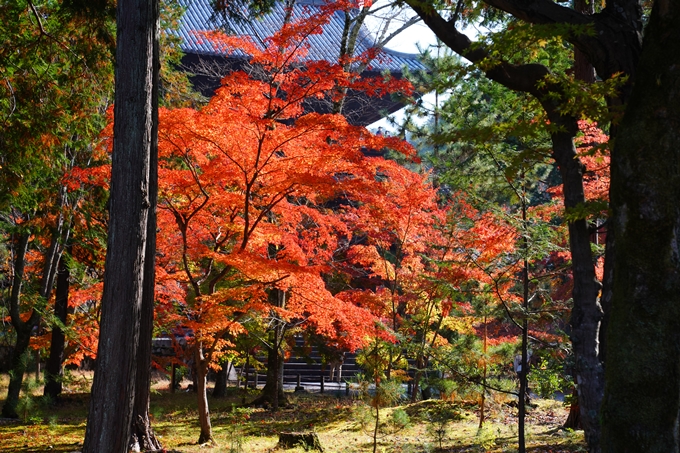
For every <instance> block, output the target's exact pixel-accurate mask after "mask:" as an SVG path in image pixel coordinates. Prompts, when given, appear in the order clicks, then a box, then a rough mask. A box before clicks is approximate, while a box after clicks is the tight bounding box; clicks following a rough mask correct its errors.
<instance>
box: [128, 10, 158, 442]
mask: <svg viewBox="0 0 680 453" xmlns="http://www.w3.org/2000/svg"><path fill="white" fill-rule="evenodd" d="M154 6H155V7H158V3H154ZM154 16H155V17H159V14H158V12H155V13H154ZM153 61H159V56H158V42H157V41H155V42H154V56H153ZM153 77H154V79H153V92H152V102H153V111H152V115H153V121H152V133H151V140H152V145H151V150H150V152H149V203H150V205H151V206H150V208H149V214H148V217H147V224H146V256H145V260H144V282H143V288H142V308H141V318H140V321H139V345H138V348H137V355H138V356H137V378H136V379H137V382H136V383H135V404H134V408H133V413H132V425H131V426H130V442H129V444H130V445H131V446H136V447H139V449H140V450H141V451H147V450H149V451H154V450H160V449H161V448H162V447H161V443H160V441H159V440H158V438H157V437H156V435H155V433H154V432H153V428H152V427H151V420H150V419H149V400H150V398H151V360H152V359H151V343H152V337H153V319H154V308H155V302H156V297H155V296H156V206H157V202H158V105H157V101H158V71H157V68H154V74H153Z"/></svg>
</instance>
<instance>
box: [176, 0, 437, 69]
mask: <svg viewBox="0 0 680 453" xmlns="http://www.w3.org/2000/svg"><path fill="white" fill-rule="evenodd" d="M185 1H186V2H187V3H188V4H187V5H186V7H187V10H186V13H185V14H184V16H183V18H182V20H181V23H180V27H179V31H178V35H179V36H180V37H181V38H182V44H181V47H182V51H183V52H184V53H186V54H193V55H204V56H212V57H218V56H222V57H226V56H227V55H223V54H220V53H219V52H218V51H216V50H215V48H214V47H213V45H212V44H211V43H210V42H207V41H206V40H205V39H203V38H201V37H200V36H198V35H197V34H196V32H199V31H212V30H218V29H220V28H225V27H220V24H219V23H218V20H216V19H215V17H214V12H213V8H212V6H211V4H210V0H185ZM322 4H323V3H322V2H321V0H298V1H297V2H296V3H295V6H294V7H293V17H304V16H305V15H306V14H309V13H310V12H312V11H313V10H314V8H315V7H318V6H320V5H322ZM284 15H285V10H284V4H283V2H277V3H276V5H275V6H274V8H273V10H272V11H271V12H270V13H268V14H266V15H265V16H264V17H262V18H259V19H255V20H252V21H250V22H249V23H245V24H239V23H236V22H234V21H232V22H230V23H229V24H228V27H229V28H230V29H231V32H232V33H233V34H235V35H240V36H252V37H253V40H254V41H255V42H259V43H262V42H263V40H264V39H265V38H267V37H269V36H272V35H273V34H274V33H275V32H276V31H277V30H279V29H280V28H281V25H282V24H283V20H284ZM343 27H344V13H342V12H338V13H336V14H334V15H333V17H332V19H331V20H330V22H329V23H328V24H327V25H326V26H324V31H323V33H321V34H317V35H312V36H310V37H309V42H310V48H309V53H308V55H307V56H306V57H305V58H306V59H308V60H327V61H337V59H338V56H339V53H340V42H341V37H342V31H343ZM373 46H374V37H373V36H372V34H371V33H370V31H369V30H368V29H367V27H365V26H363V27H362V28H361V30H360V33H359V38H358V40H357V49H356V50H357V54H361V53H363V52H364V51H366V50H368V49H370V48H372V47H373ZM232 57H233V55H232ZM404 66H406V67H407V68H409V70H410V71H416V70H420V69H425V66H423V64H422V63H421V62H420V61H419V60H418V55H416V54H408V53H402V52H396V51H393V50H389V49H382V50H381V51H380V52H379V53H378V56H377V57H376V58H375V59H374V60H373V61H372V62H371V64H370V65H369V67H368V69H367V70H368V71H371V72H383V71H385V70H389V71H390V72H391V73H401V72H402V69H403V67H404ZM395 75H397V74H395Z"/></svg>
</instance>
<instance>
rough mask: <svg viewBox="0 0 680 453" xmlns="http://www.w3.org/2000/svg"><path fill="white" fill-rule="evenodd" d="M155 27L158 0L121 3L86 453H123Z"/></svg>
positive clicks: (141, 261)
mask: <svg viewBox="0 0 680 453" xmlns="http://www.w3.org/2000/svg"><path fill="white" fill-rule="evenodd" d="M157 26H158V6H157V0H119V1H118V6H117V30H118V31H117V48H116V62H117V65H116V97H115V106H114V145H113V156H112V165H111V198H110V208H109V209H110V211H109V212H110V221H109V232H108V242H107V253H106V263H105V266H106V269H105V276H104V292H103V296H102V313H101V320H100V326H101V329H100V337H99V347H98V350H97V365H96V369H95V376H94V382H93V385H92V397H91V402H90V412H89V414H88V420H87V429H86V432H85V442H84V445H83V452H84V453H95V452H96V453H101V452H107V453H108V452H110V453H126V452H127V451H128V442H129V439H130V426H131V422H132V413H133V408H134V399H135V383H136V377H137V376H136V374H137V373H136V370H137V367H138V364H137V359H138V347H139V344H140V343H139V342H140V316H141V314H142V306H143V302H142V299H143V297H142V296H143V292H144V286H145V285H144V273H145V260H146V259H147V256H148V254H149V251H148V250H147V240H148V238H147V236H148V235H147V230H148V228H149V216H150V215H151V212H152V210H153V207H152V203H153V195H152V192H153V187H151V185H152V183H151V180H150V179H151V175H150V174H151V161H152V157H151V156H152V154H153V152H152V149H153V148H154V145H155V144H156V142H157V141H156V138H155V137H153V135H154V133H155V132H156V131H157V129H156V128H155V127H154V121H155V120H156V118H157V116H156V115H157V113H156V111H155V110H156V105H157V104H156V100H155V99H154V94H155V91H154V88H153V85H154V81H155V80H154V79H155V77H154V74H155V72H156V67H157V61H155V59H156V58H157V52H156V50H155V49H156V46H157V44H156V43H157ZM148 365H149V364H148V363H147V364H144V365H143V366H148Z"/></svg>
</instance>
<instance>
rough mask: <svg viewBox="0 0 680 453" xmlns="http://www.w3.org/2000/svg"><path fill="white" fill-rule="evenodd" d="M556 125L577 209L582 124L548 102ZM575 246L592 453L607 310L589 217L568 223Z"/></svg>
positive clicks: (578, 371)
mask: <svg viewBox="0 0 680 453" xmlns="http://www.w3.org/2000/svg"><path fill="white" fill-rule="evenodd" d="M544 106H545V107H546V111H547V112H548V115H549V117H550V120H551V122H552V123H553V124H555V125H556V126H558V127H560V128H561V129H562V131H559V132H554V133H553V134H552V142H553V156H554V158H555V161H556V162H557V165H558V167H559V169H560V174H561V175H562V184H563V187H564V207H565V209H567V210H569V209H573V208H576V207H577V206H578V205H580V204H582V203H584V202H585V195H584V190H583V164H582V163H581V162H580V160H579V159H578V158H577V156H576V148H575V147H574V140H573V138H574V136H575V135H576V131H577V125H576V120H575V118H573V117H565V116H562V115H560V114H558V113H557V108H553V109H551V108H550V106H549V105H547V106H546V104H544ZM568 229H569V249H570V250H571V256H572V274H573V278H574V290H573V301H574V302H573V308H572V311H571V320H570V324H571V341H572V344H573V347H574V356H575V358H576V365H575V367H574V374H575V380H576V385H577V390H578V401H579V407H580V410H581V423H582V425H583V430H584V434H585V437H586V441H587V442H588V448H589V451H590V453H597V452H599V451H600V446H599V445H600V420H599V410H600V406H601V404H602V395H603V393H604V391H603V390H604V369H603V367H602V363H601V362H600V358H599V343H598V338H599V330H600V322H601V320H602V308H601V307H600V303H599V301H598V293H599V291H600V288H601V284H600V282H598V281H597V278H596V276H595V267H594V264H593V256H592V251H591V248H590V233H589V231H588V225H587V222H586V220H585V219H579V220H575V221H572V222H569V224H568Z"/></svg>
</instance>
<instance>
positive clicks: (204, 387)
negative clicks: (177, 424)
mask: <svg viewBox="0 0 680 453" xmlns="http://www.w3.org/2000/svg"><path fill="white" fill-rule="evenodd" d="M194 362H195V363H196V387H197V390H198V421H199V424H200V426H201V434H200V435H199V437H198V443H199V444H205V443H207V442H210V443H214V442H215V441H214V439H213V434H212V424H211V423H210V409H209V408H208V360H207V359H206V357H205V354H204V353H203V345H202V344H201V343H200V342H198V344H197V345H196V352H195V359H194Z"/></svg>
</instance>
